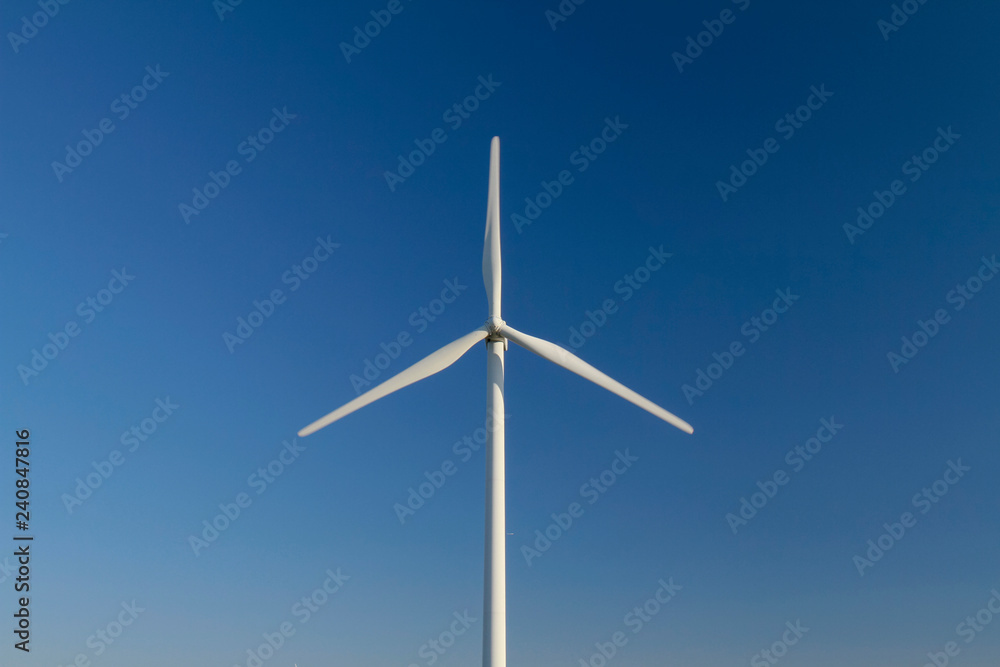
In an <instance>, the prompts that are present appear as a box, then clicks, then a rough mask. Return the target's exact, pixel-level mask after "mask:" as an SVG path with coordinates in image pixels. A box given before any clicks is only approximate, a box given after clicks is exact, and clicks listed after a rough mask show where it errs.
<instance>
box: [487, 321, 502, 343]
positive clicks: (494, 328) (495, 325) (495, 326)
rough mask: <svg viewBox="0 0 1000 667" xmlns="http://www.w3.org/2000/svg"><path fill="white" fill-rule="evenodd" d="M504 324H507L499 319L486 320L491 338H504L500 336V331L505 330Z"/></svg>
mask: <svg viewBox="0 0 1000 667" xmlns="http://www.w3.org/2000/svg"><path fill="white" fill-rule="evenodd" d="M504 324H506V322H504V321H503V320H502V319H500V318H499V317H491V318H490V319H488V320H486V330H487V331H489V333H490V338H493V337H496V338H502V336H501V335H500V329H502V328H503V325H504Z"/></svg>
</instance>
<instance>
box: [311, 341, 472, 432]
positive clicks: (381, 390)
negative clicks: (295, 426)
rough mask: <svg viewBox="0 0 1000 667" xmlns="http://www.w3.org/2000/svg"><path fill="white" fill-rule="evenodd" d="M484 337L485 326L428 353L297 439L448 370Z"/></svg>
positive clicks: (329, 415)
mask: <svg viewBox="0 0 1000 667" xmlns="http://www.w3.org/2000/svg"><path fill="white" fill-rule="evenodd" d="M484 338H486V327H485V326H483V327H480V328H479V329H476V330H475V331H473V332H472V333H467V334H465V335H464V336H462V337H461V338H459V339H458V340H456V341H454V342H452V343H448V344H447V345H445V346H444V347H442V348H441V349H440V350H438V351H437V352H432V353H431V354H429V355H427V356H426V357H424V358H423V359H421V360H420V361H418V362H417V363H415V364H413V365H412V366H410V367H409V368H407V369H406V370H405V371H402V372H401V373H399V374H398V375H394V376H392V377H391V378H389V379H388V380H386V381H385V382H383V383H382V384H380V385H378V386H377V387H373V388H372V389H369V390H368V391H366V392H365V393H363V394H361V395H360V396H358V397H357V398H355V399H354V400H353V401H351V402H350V403H347V404H346V405H343V406H341V407H339V408H337V409H336V410H334V411H333V412H331V413H330V414H328V415H327V416H325V417H323V418H322V419H317V420H316V421H314V422H313V423H312V424H309V426H306V427H305V428H304V429H302V430H301V431H299V436H301V437H305V436H307V435H310V434H312V433H315V432H316V431H318V430H320V429H321V428H323V427H324V426H329V425H330V424H332V423H333V422H335V421H337V420H338V419H340V418H341V417H344V416H346V415H349V414H351V413H352V412H354V411H355V410H360V409H361V408H363V407H365V406H366V405H368V404H369V403H374V402H375V401H377V400H378V399H380V398H382V397H383V396H386V395H388V394H391V393H392V392H394V391H396V390H398V389H402V388H403V387H406V386H409V385H411V384H413V383H414V382H418V381H420V380H423V379H424V378H426V377H430V376H431V375H434V374H435V373H438V372H440V371H443V370H444V369H446V368H448V366H451V365H452V364H453V363H455V362H456V361H458V360H459V358H460V357H461V356H462V355H463V354H465V353H466V352H468V351H469V350H470V349H471V348H472V346H473V345H475V344H476V343H478V342H479V341H481V340H483V339H484Z"/></svg>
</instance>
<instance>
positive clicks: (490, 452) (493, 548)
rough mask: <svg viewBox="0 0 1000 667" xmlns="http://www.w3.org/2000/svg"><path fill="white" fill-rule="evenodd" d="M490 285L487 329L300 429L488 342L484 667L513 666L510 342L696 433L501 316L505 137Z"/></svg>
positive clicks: (492, 217)
mask: <svg viewBox="0 0 1000 667" xmlns="http://www.w3.org/2000/svg"><path fill="white" fill-rule="evenodd" d="M483 282H484V283H485V284H486V297H487V299H488V301H489V318H488V319H487V320H486V323H485V324H484V325H483V326H481V327H479V328H478V329H476V330H475V331H472V332H470V333H467V334H465V335H464V336H462V337H461V338H459V339H458V340H456V341H454V342H452V343H448V344H447V345H445V346H444V347H442V348H441V349H440V350H438V351H436V352H433V353H431V354H430V355H428V356H427V357H424V358H423V359H421V360H420V361H418V362H417V363H415V364H413V365H412V366H410V367H409V368H407V369H406V370H404V371H402V372H401V373H399V374H398V375H394V376H393V377H391V378H389V379H388V380H386V381H385V382H383V383H382V384H380V385H378V386H377V387H373V388H372V389H370V390H369V391H367V392H365V393H364V394H361V395H360V396H358V397H357V398H355V399H354V400H352V401H350V402H348V403H347V404H345V405H343V406H341V407H339V408H337V409H336V410H334V411H333V412H331V413H330V414H328V415H326V416H325V417H322V418H321V419H318V420H316V421H315V422H313V423H312V424H310V425H309V426H306V427H305V428H304V429H302V430H301V431H299V435H300V436H302V437H305V436H307V435H310V434H312V433H315V432H316V431H318V430H320V429H321V428H323V427H325V426H329V425H330V424H332V423H333V422H335V421H337V420H338V419H340V418H341V417H344V416H346V415H349V414H350V413H352V412H354V411H355V410H359V409H361V408H363V407H364V406H366V405H368V404H369V403H373V402H375V401H377V400H378V399H380V398H382V397H383V396H387V395H388V394H391V393H392V392H394V391H397V390H399V389H402V388H403V387H406V386H408V385H411V384H413V383H414V382H418V381H420V380H423V379H424V378H426V377H429V376H431V375H434V374H435V373H438V372H439V371H443V370H444V369H445V368H447V367H448V366H451V365H452V364H453V363H455V362H456V361H458V359H459V358H460V357H461V356H462V355H464V354H465V353H466V352H468V351H469V350H470V349H472V346H473V345H475V344H476V343H478V342H479V341H481V340H485V341H486V409H487V418H488V420H491V421H492V428H489V429H487V440H486V554H485V556H486V558H485V561H486V562H485V572H484V591H483V593H484V594H483V667H506V665H507V594H506V591H507V585H506V572H507V563H506V551H505V546H506V534H505V530H506V525H505V516H504V507H505V504H504V503H505V498H504V407H503V400H504V397H503V371H504V351H505V350H506V349H507V341H513V342H514V343H516V344H517V345H520V346H521V347H523V348H525V349H526V350H528V351H529V352H534V353H535V354H537V355H538V356H540V357H542V358H543V359H547V360H549V361H551V362H553V363H555V364H558V365H560V366H562V367H563V368H565V369H567V370H569V371H572V372H574V373H576V374H577V375H579V376H581V377H583V378H585V379H587V380H590V381H591V382H593V383H594V384H596V385H598V386H600V387H604V388H605V389H607V390H608V391H610V392H611V393H613V394H617V395H619V396H621V397H622V398H624V399H625V400H626V401H630V402H632V403H634V404H635V405H638V406H639V407H640V408H642V409H643V410H646V411H647V412H650V413H652V414H654V415H656V416H657V417H659V418H660V419H662V420H663V421H665V422H668V423H670V424H673V425H674V426H676V427H677V428H679V429H681V430H682V431H685V432H686V433H693V432H694V429H692V428H691V426H690V425H689V424H688V423H687V422H685V421H684V420H683V419H680V418H679V417H677V416H676V415H673V414H671V413H670V412H667V411H666V410H664V409H663V408H661V407H660V406H658V405H656V404H655V403H653V402H652V401H650V400H648V399H646V398H644V397H643V396H640V395H639V394H637V393H636V392H634V391H632V390H631V389H629V388H628V387H626V386H625V385H623V384H621V383H620V382H617V381H615V380H613V379H611V378H610V377H608V376H607V375H605V374H604V373H602V372H601V371H599V370H597V369H596V368H594V367H593V366H591V365H590V364H588V363H587V362H585V361H583V360H582V359H580V358H579V357H577V356H576V355H574V354H571V353H570V352H569V351H568V350H565V349H563V348H561V347H559V346H558V345H555V344H554V343H550V342H548V341H546V340H542V339H541V338H535V337H534V336H529V335H528V334H526V333H521V332H520V331H518V330H516V329H514V328H513V327H511V326H510V325H508V324H507V323H506V322H504V321H503V319H502V318H501V317H500V138H499V137H493V141H492V143H491V145H490V183H489V196H488V198H487V204H486V239H485V243H484V247H483Z"/></svg>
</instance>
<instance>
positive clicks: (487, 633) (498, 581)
mask: <svg viewBox="0 0 1000 667" xmlns="http://www.w3.org/2000/svg"><path fill="white" fill-rule="evenodd" d="M505 346H506V341H505V340H503V339H502V338H499V337H498V340H488V341H487V343H486V387H487V389H486V410H487V412H486V419H487V426H488V427H489V428H487V429H486V568H485V570H486V571H485V573H484V584H483V585H484V591H483V667H507V556H506V538H507V535H506V530H507V528H506V520H505V515H504V502H505V500H504V438H503V436H504V423H503V422H504V408H503V352H504V347H505Z"/></svg>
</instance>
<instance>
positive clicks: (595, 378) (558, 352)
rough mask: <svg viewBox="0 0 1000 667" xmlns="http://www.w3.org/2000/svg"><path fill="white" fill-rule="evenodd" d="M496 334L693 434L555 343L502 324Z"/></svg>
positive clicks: (684, 424) (671, 416)
mask: <svg viewBox="0 0 1000 667" xmlns="http://www.w3.org/2000/svg"><path fill="white" fill-rule="evenodd" d="M500 334H501V335H502V336H504V337H506V338H508V339H510V340H512V341H514V342H515V343H517V344H518V345H520V346H521V347H523V348H524V349H526V350H528V351H529V352H534V353H535V354H537V355H538V356H540V357H542V358H543V359H548V360H549V361H551V362H553V363H556V364H559V365H560V366H562V367H563V368H565V369H566V370H569V371H573V372H574V373H576V374H577V375H579V376H580V377H583V378H586V379H588V380H590V381H591V382H593V383H594V384H596V385H598V386H599V387H604V388H605V389H607V390H608V391H610V392H611V393H612V394H618V395H619V396H621V397H622V398H624V399H625V400H626V401H629V402H630V403H634V404H636V405H638V406H639V407H640V408H642V409H643V410H645V411H646V412H649V413H652V414H654V415H656V416H657V417H659V418H660V419H662V420H663V421H665V422H667V423H670V424H673V425H674V426H676V427H677V428H679V429H680V430H682V431H684V432H686V433H694V429H693V428H691V425H690V424H688V423H687V422H686V421H684V420H683V419H681V418H680V417H678V416H676V415H674V414H673V413H670V412H667V411H666V410H664V409H663V408H661V407H660V406H658V405H657V404H656V403H653V402H652V401H650V400H649V399H648V398H644V397H643V396H640V395H639V394H637V393H635V392H634V391H632V390H631V389H629V388H628V387H626V386H625V385H623V384H622V383H621V382H618V381H617V380H613V379H611V378H610V377H608V376H607V375H605V374H604V373H602V372H601V371H599V370H597V369H596V368H594V367H593V366H591V365H590V364H588V363H587V362H586V361H584V360H583V359H580V357H578V356H576V355H575V354H572V353H571V352H569V351H568V350H565V349H563V348H561V347H559V346H558V345H556V344H555V343H550V342H549V341H547V340H542V339H541V338H535V337H534V336H529V335H528V334H526V333H521V332H520V331H518V330H517V329H513V328H511V327H509V326H507V325H506V324H504V325H503V328H502V329H501V330H500Z"/></svg>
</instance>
